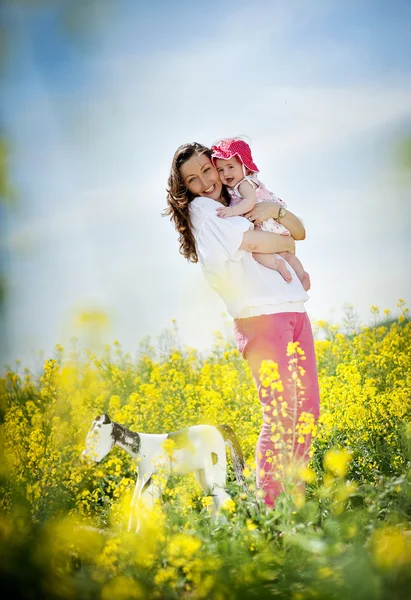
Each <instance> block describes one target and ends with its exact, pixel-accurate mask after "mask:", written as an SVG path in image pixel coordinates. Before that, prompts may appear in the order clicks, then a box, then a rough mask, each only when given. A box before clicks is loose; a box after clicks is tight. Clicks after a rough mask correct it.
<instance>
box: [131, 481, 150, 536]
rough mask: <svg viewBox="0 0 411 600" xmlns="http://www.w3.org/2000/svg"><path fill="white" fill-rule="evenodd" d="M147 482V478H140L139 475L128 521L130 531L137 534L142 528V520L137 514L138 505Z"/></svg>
mask: <svg viewBox="0 0 411 600" xmlns="http://www.w3.org/2000/svg"><path fill="white" fill-rule="evenodd" d="M146 482H147V478H143V477H140V476H139V475H138V474H137V481H136V485H135V488H134V492H133V497H132V499H131V506H130V517H129V520H128V527H127V529H128V531H132V530H134V531H136V532H137V531H138V530H139V528H140V519H139V516H138V514H137V505H138V501H139V499H140V496H141V492H142V490H143V487H144V484H145V483H146ZM134 523H135V525H134Z"/></svg>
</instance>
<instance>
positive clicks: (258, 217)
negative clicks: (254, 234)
mask: <svg viewBox="0 0 411 600" xmlns="http://www.w3.org/2000/svg"><path fill="white" fill-rule="evenodd" d="M280 208H281V204H278V203H277V202H270V201H266V202H258V203H257V204H256V205H255V206H254V208H253V209H251V210H250V211H249V212H248V213H246V214H245V215H244V216H245V217H246V218H247V219H248V220H249V221H252V222H253V223H254V225H260V223H262V222H263V221H267V220H268V219H276V218H277V217H278V213H279V210H280ZM280 223H281V225H284V227H286V228H287V229H288V231H289V232H290V233H291V235H292V237H293V238H294V239H295V240H304V239H305V228H304V225H303V224H302V223H301V221H300V219H299V218H298V217H296V216H295V215H294V214H293V213H292V212H290V211H289V210H288V209H286V214H285V216H284V217H283V218H282V219H281V221H280Z"/></svg>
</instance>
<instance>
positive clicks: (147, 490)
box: [83, 413, 244, 531]
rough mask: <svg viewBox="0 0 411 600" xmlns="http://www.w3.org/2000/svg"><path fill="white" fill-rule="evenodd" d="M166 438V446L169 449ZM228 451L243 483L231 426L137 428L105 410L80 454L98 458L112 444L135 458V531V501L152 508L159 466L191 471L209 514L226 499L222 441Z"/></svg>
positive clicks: (133, 516)
mask: <svg viewBox="0 0 411 600" xmlns="http://www.w3.org/2000/svg"><path fill="white" fill-rule="evenodd" d="M166 440H169V441H170V442H171V443H170V444H169V448H171V451H170V450H167V449H166V447H167V443H166V444H164V442H166ZM226 444H227V447H228V448H229V450H230V453H231V458H232V461H233V465H234V472H235V476H236V479H237V481H238V483H240V484H244V476H243V470H244V458H243V453H242V451H241V447H240V444H239V442H238V439H237V437H236V435H235V433H234V431H233V430H232V429H231V427H229V426H228V425H219V426H216V427H214V426H211V425H194V426H193V427H187V428H185V429H181V430H180V431H176V432H174V433H158V434H151V433H135V432H134V431H130V430H129V429H127V428H126V427H124V426H123V425H120V424H119V423H114V422H112V421H110V419H109V417H108V415H107V414H106V413H104V414H103V415H102V416H100V417H97V418H96V419H94V421H93V423H92V426H91V429H90V431H89V432H88V434H87V437H86V444H85V446H86V447H85V450H84V451H83V456H84V457H86V458H89V459H91V460H94V461H96V462H100V461H101V460H102V459H103V458H104V457H105V456H106V455H107V454H108V453H109V452H110V450H111V449H112V448H113V447H114V446H119V448H122V449H123V450H125V451H126V452H128V454H130V455H131V456H132V458H133V459H134V460H135V462H136V467H137V481H136V486H135V489H134V494H133V498H132V501H131V512H130V519H129V523H128V529H129V531H130V530H138V528H139V522H138V517H137V511H136V508H137V504H138V502H139V500H141V501H142V502H143V503H144V504H145V505H146V506H147V507H151V508H152V507H153V505H154V501H155V499H156V498H158V496H159V495H160V489H159V486H155V485H153V475H154V473H156V472H159V471H161V472H162V473H165V474H166V476H170V475H186V474H188V473H194V474H195V476H196V479H197V481H198V483H199V484H200V486H201V488H202V490H203V491H204V494H206V495H211V496H212V499H213V508H212V517H213V518H215V517H216V515H217V514H218V511H219V510H220V508H221V506H222V504H223V503H224V502H225V501H226V500H228V499H229V498H230V496H229V495H228V494H227V492H226V490H225V486H226V479H227V460H226V450H225V445H226Z"/></svg>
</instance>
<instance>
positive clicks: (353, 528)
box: [0, 301, 411, 600]
mask: <svg viewBox="0 0 411 600" xmlns="http://www.w3.org/2000/svg"><path fill="white" fill-rule="evenodd" d="M398 307H399V310H400V314H399V316H398V315H397V316H396V317H395V318H394V317H393V316H392V315H391V314H389V313H388V311H386V313H385V314H384V313H383V314H380V313H379V311H378V308H377V307H373V309H372V313H373V323H372V325H370V326H368V327H352V328H351V329H350V328H348V329H347V328H345V330H344V331H343V332H342V331H340V330H339V329H338V328H337V327H334V326H330V325H329V324H327V323H324V322H322V323H321V322H319V323H317V325H316V327H317V331H318V333H319V335H318V338H319V339H317V341H316V353H317V360H318V369H319V379H320V390H321V417H320V419H319V422H318V423H317V425H316V426H315V427H313V426H312V423H311V424H310V423H309V422H308V421H309V419H308V420H307V422H305V423H304V422H303V423H301V424H300V425H299V435H300V436H301V439H302V440H303V439H304V435H305V434H306V433H307V432H308V431H309V432H310V434H311V433H312V434H313V438H314V441H313V445H312V455H311V460H310V463H309V465H308V466H307V467H305V468H303V469H299V471H298V474H297V476H298V478H299V479H302V480H304V481H305V488H306V491H305V494H303V493H301V487H299V488H297V487H296V486H295V485H294V484H293V481H294V479H293V477H292V476H291V475H290V473H288V474H284V478H285V480H286V481H287V482H288V484H287V485H286V491H285V492H284V493H283V494H282V495H281V496H280V497H279V499H278V501H277V504H276V507H275V509H274V510H272V511H267V510H266V509H265V506H264V504H263V501H262V498H261V496H260V493H259V492H258V490H256V489H255V483H254V481H255V465H254V449H255V444H256V440H257V436H258V433H259V429H260V424H261V407H260V403H259V400H258V396H257V393H256V389H255V385H254V382H253V380H252V378H251V373H250V371H249V369H248V366H247V364H246V363H245V361H243V360H242V358H241V357H240V355H239V353H238V352H237V350H236V349H235V348H234V347H233V346H232V345H231V344H230V342H228V341H226V340H225V339H224V338H223V337H222V336H217V337H216V340H215V345H214V348H213V349H212V351H211V352H210V353H209V355H207V356H203V355H201V354H200V353H199V352H197V351H196V350H195V349H193V348H184V349H183V348H180V347H179V345H178V344H177V343H176V341H175V340H173V339H172V337H171V338H170V339H169V343H168V344H167V347H164V345H163V347H162V348H161V352H158V350H156V349H155V348H154V347H152V346H151V344H150V342H149V341H147V340H146V341H145V342H144V343H143V344H142V345H141V348H140V352H139V353H138V356H137V357H135V358H133V357H131V356H130V355H128V354H125V353H124V352H123V351H122V350H121V346H120V344H119V343H117V342H115V343H114V344H113V345H112V346H111V347H109V348H106V350H105V352H104V353H102V354H99V355H94V354H92V353H91V352H87V351H83V352H79V351H77V352H68V351H67V350H64V349H63V348H61V347H59V346H58V347H57V348H56V351H55V355H54V356H53V357H51V358H49V359H47V360H46V361H45V363H44V368H43V370H42V373H41V374H40V375H37V374H33V373H31V372H30V371H29V370H27V369H24V368H23V369H22V368H21V367H20V366H18V367H17V368H16V369H11V368H9V369H7V370H6V372H5V374H4V376H3V377H2V378H1V380H0V401H1V404H0V410H1V438H0V440H1V451H2V460H1V464H0V485H1V516H0V533H1V535H0V573H1V578H2V589H3V590H6V591H7V593H8V594H10V596H11V594H13V597H16V598H32V599H37V598H39V599H40V598H45V599H60V598H61V599H64V598H67V599H76V600H77V599H85V600H86V599H90V600H91V599H94V598H101V599H102V600H109V599H110V600H115V599H119V600H128V599H143V598H158V599H170V600H172V599H176V598H186V599H197V598H212V599H215V600H225V599H227V600H229V599H233V600H235V599H237V598H270V597H273V598H287V599H292V600H306V599H307V600H308V599H334V598H335V599H338V600H339V599H341V600H342V599H354V598H365V599H370V600H374V599H376V600H380V599H397V598H398V599H401V600H404V599H405V598H407V597H410V590H411V526H410V516H411V489H410V466H411V422H410V414H411V322H410V320H409V315H408V309H407V308H406V306H405V303H404V302H403V301H399V303H398ZM295 350H297V349H295ZM273 371H275V365H271V367H270V365H268V366H267V368H266V372H265V375H264V376H265V377H266V378H268V383H267V385H270V381H269V373H270V372H271V373H272V372H273ZM271 384H272V382H271ZM104 412H106V413H107V414H108V415H109V416H110V419H111V420H112V421H115V422H117V423H120V424H122V425H125V426H126V427H128V428H129V429H131V430H133V431H138V432H145V433H159V432H171V431H175V430H178V429H181V428H183V427H186V426H190V425H195V424H199V423H207V424H212V425H214V424H227V425H230V426H231V427H232V428H233V429H234V430H235V432H236V434H237V437H238V439H239V440H240V443H241V446H242V450H243V453H244V456H245V459H246V467H245V470H244V476H245V478H246V482H247V486H246V487H242V486H240V485H238V484H237V483H235V479H234V476H233V472H232V468H231V467H230V470H229V479H230V481H229V483H228V492H229V494H230V500H228V501H227V502H226V503H225V504H224V506H223V508H222V513H223V514H222V516H223V517H224V521H225V522H221V521H217V522H213V521H212V520H211V519H210V505H211V500H212V499H211V498H210V497H209V496H206V497H204V496H203V495H202V492H201V490H200V488H199V487H198V486H197V484H196V482H195V480H194V477H193V476H192V475H189V476H186V477H172V478H171V479H170V480H169V482H168V484H167V485H166V484H165V482H163V481H161V475H159V477H158V482H157V483H158V485H161V498H160V501H159V502H158V504H157V505H156V507H155V508H154V510H153V511H152V512H144V511H143V510H142V514H141V527H140V529H139V531H138V532H137V533H136V532H128V531H127V521H128V513H129V507H130V501H131V496H132V492H133V488H134V483H135V466H134V464H133V462H132V460H131V457H130V456H129V455H128V454H126V453H125V452H124V451H122V450H121V449H119V448H115V449H113V450H112V451H111V452H110V453H109V454H108V455H107V457H106V458H105V459H104V460H103V461H102V462H101V463H99V464H95V463H91V464H90V463H88V462H86V461H84V460H81V453H82V451H83V449H84V443H85V437H86V434H87V432H88V430H89V429H90V426H91V423H92V421H93V419H94V418H95V417H96V416H98V415H101V414H103V413H104ZM274 435H275V433H274ZM229 464H230V465H231V463H230V460H229ZM294 476H295V473H294ZM297 489H298V490H299V491H298V492H297V491H296V490H297Z"/></svg>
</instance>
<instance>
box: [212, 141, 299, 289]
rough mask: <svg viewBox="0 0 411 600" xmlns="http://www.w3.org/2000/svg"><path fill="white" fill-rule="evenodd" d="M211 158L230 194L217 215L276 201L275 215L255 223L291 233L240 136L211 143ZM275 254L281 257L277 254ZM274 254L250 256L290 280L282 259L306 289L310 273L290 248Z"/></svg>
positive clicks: (241, 212) (239, 212)
mask: <svg viewBox="0 0 411 600" xmlns="http://www.w3.org/2000/svg"><path fill="white" fill-rule="evenodd" d="M211 161H212V163H213V165H214V166H215V167H216V169H217V171H218V173H219V175H220V180H221V183H222V184H223V185H225V186H227V189H228V192H229V194H230V198H231V201H230V206H228V207H222V208H219V209H218V210H217V214H218V216H219V217H223V218H225V217H233V216H241V215H244V214H245V213H247V212H249V211H250V210H252V209H253V208H254V206H255V205H256V203H257V202H265V201H267V200H268V201H271V202H276V203H277V204H279V205H280V209H279V213H278V217H277V218H276V219H268V220H267V221H263V223H261V225H256V227H259V228H261V229H262V230H263V231H270V232H272V233H279V234H281V235H291V234H290V232H289V231H288V229H287V228H286V227H284V225H282V224H281V223H280V221H281V219H282V218H284V216H285V215H286V214H287V211H286V210H285V206H286V205H285V203H284V202H283V201H282V200H281V198H278V197H277V196H276V195H275V194H273V193H272V192H270V191H269V190H267V188H266V187H265V186H264V184H263V183H262V182H261V181H260V180H259V179H258V177H257V175H256V174H257V173H258V168H257V166H256V165H255V163H254V161H253V158H252V155H251V149H250V146H249V145H248V144H247V143H246V142H245V141H244V140H241V139H235V138H234V139H232V138H228V139H224V140H221V141H220V142H218V143H216V144H215V145H213V146H212V147H211ZM279 255H280V256H281V257H282V258H280V257H279ZM279 255H278V254H258V253H253V257H254V258H255V260H257V261H258V262H259V263H261V264H262V265H264V266H265V267H268V268H270V269H274V270H275V271H278V272H279V273H281V275H282V276H283V277H284V279H285V280H286V281H288V282H290V281H291V273H290V271H289V270H288V269H287V266H286V263H285V262H284V260H283V259H285V260H286V261H287V262H288V264H289V265H291V267H292V268H293V269H294V271H295V273H296V275H297V277H298V278H299V279H300V281H301V283H302V285H303V288H304V289H305V290H309V289H310V276H309V275H308V273H307V272H306V271H305V270H304V267H303V265H302V264H301V261H300V260H299V259H298V258H297V257H296V256H295V255H294V254H292V253H291V252H280V253H279Z"/></svg>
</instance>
